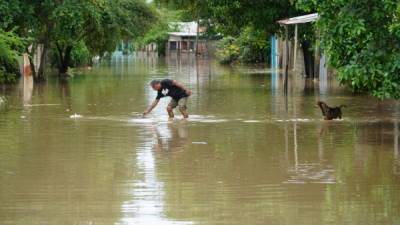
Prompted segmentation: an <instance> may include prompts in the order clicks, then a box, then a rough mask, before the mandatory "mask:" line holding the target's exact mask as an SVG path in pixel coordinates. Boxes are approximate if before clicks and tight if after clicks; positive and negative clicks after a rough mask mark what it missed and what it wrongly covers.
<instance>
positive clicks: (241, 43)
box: [216, 27, 270, 64]
mask: <svg viewBox="0 0 400 225" xmlns="http://www.w3.org/2000/svg"><path fill="white" fill-rule="evenodd" d="M269 48H270V43H269V38H268V37H267V34H266V33H265V32H263V31H258V30H255V29H254V28H252V27H246V28H245V29H243V32H241V34H240V35H239V36H238V37H231V36H228V37H225V38H223V39H222V40H220V41H219V43H218V45H217V51H216V56H217V57H218V58H219V60H220V62H221V63H223V64H228V63H232V62H235V61H240V62H245V63H257V62H265V61H267V60H268V56H269Z"/></svg>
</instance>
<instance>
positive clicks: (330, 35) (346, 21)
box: [297, 0, 400, 99]
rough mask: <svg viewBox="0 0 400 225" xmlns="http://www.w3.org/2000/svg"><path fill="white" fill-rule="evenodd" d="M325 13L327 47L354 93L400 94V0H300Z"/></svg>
mask: <svg viewBox="0 0 400 225" xmlns="http://www.w3.org/2000/svg"><path fill="white" fill-rule="evenodd" d="M297 5H298V7H300V8H302V9H304V10H308V11H314V10H316V11H317V12H318V13H319V14H320V20H319V21H318V24H317V26H318V29H319V32H320V34H321V47H322V48H323V49H324V52H325V53H326V54H327V56H328V58H329V63H330V64H331V65H332V66H333V67H335V68H336V69H337V70H338V75H339V80H340V81H341V82H342V83H344V84H347V85H349V86H350V87H352V88H353V90H354V91H357V92H358V91H366V92H369V93H371V94H372V95H374V96H376V97H379V98H381V99H383V98H396V99H399V98H400V22H399V20H400V2H399V1H398V0H368V1H367V2H365V1H357V0H346V1H345V0H340V1H322V0H300V1H299V2H298V3H297Z"/></svg>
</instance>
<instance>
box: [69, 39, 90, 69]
mask: <svg viewBox="0 0 400 225" xmlns="http://www.w3.org/2000/svg"><path fill="white" fill-rule="evenodd" d="M91 64H92V55H91V54H90V52H89V50H88V48H87V47H86V45H85V43H84V42H79V43H78V44H77V45H76V46H74V48H73V49H72V53H71V66H72V67H80V66H86V65H91Z"/></svg>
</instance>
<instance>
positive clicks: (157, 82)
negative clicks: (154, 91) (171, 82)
mask: <svg viewBox="0 0 400 225" xmlns="http://www.w3.org/2000/svg"><path fill="white" fill-rule="evenodd" d="M159 83H161V80H152V81H151V82H150V86H152V87H154V85H156V84H159Z"/></svg>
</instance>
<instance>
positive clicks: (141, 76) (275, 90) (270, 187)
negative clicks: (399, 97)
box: [0, 53, 400, 225]
mask: <svg viewBox="0 0 400 225" xmlns="http://www.w3.org/2000/svg"><path fill="white" fill-rule="evenodd" d="M143 54H144V55H143ZM83 73H85V75H84V76H75V77H74V78H71V79H69V80H66V81H58V80H57V79H50V80H49V81H48V82H46V83H44V84H40V85H33V83H29V82H24V83H23V84H21V85H20V86H18V87H14V88H10V87H7V88H2V89H1V90H0V96H1V99H5V101H4V102H5V103H3V104H2V106H0V139H1V142H0V201H1V204H0V224H285V225H286V224H287V225H290V224H304V225H309V224H316V225H317V224H321V225H322V224H324V225H325V224H332V225H334V224H363V225H365V224H371V225H372V224H399V223H400V215H399V214H400V213H399V212H400V205H399V204H398V202H400V183H399V181H400V152H399V126H400V125H399V118H400V117H399V116H400V114H399V111H400V104H399V102H396V101H383V102H380V101H377V100H376V99H373V98H370V97H368V96H355V95H353V94H352V93H350V92H349V91H348V90H346V89H345V88H343V87H341V86H339V85H338V84H337V83H336V82H335V80H334V79H332V78H331V77H329V76H326V77H323V78H321V80H322V81H321V82H314V81H311V82H310V81H307V80H305V79H303V78H302V77H301V76H296V75H295V74H291V75H290V81H289V87H288V94H287V95H284V94H283V82H284V79H283V76H282V75H281V74H280V73H279V71H275V70H272V71H271V70H270V69H265V68H264V66H233V67H223V66H219V65H218V64H217V63H215V62H214V61H212V60H207V59H203V58H200V59H198V60H196V58H195V57H194V56H193V55H191V54H189V55H188V54H185V55H180V56H179V55H171V56H170V57H168V58H166V59H164V58H159V57H157V56H156V55H151V54H147V53H138V54H135V55H133V56H122V55H118V54H117V55H115V56H114V57H113V58H112V60H111V61H109V62H103V63H102V64H100V65H97V66H95V67H94V68H93V69H92V70H91V71H84V72H83ZM164 77H169V78H172V79H177V80H179V81H181V82H182V83H184V84H185V85H187V86H188V87H189V88H191V89H192V90H193V96H192V97H191V98H190V101H189V111H190V114H191V115H190V118H189V119H187V120H184V119H182V118H181V116H180V115H179V113H176V114H177V118H176V119H174V120H168V117H167V112H166V110H165V108H166V106H167V104H168V99H162V101H161V103H160V105H159V107H157V108H156V109H155V110H154V112H153V113H152V114H151V115H150V116H149V117H146V118H142V117H141V112H142V111H143V110H144V109H145V108H146V106H147V105H148V104H150V102H151V101H152V100H153V99H154V98H155V94H156V93H154V92H153V91H152V90H151V89H150V88H149V86H148V83H149V82H150V81H151V80H152V79H154V78H164ZM317 100H324V101H326V102H328V103H329V104H330V105H339V104H346V105H348V107H347V108H345V109H344V118H343V120H337V121H324V120H322V116H321V112H320V111H319V109H317V108H316V107H315V102H316V101H317ZM72 115H79V117H71V116H72Z"/></svg>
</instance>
